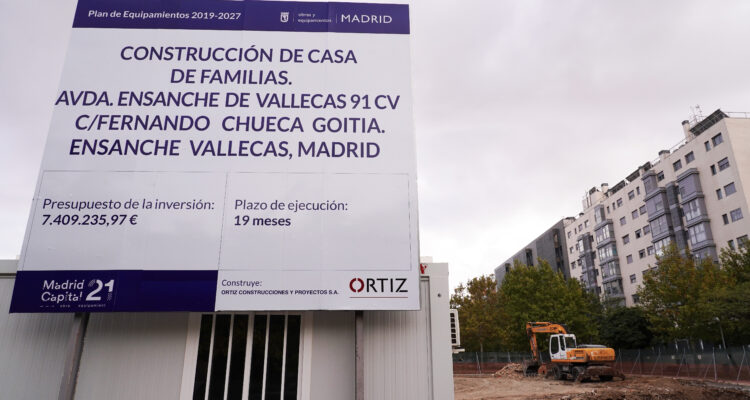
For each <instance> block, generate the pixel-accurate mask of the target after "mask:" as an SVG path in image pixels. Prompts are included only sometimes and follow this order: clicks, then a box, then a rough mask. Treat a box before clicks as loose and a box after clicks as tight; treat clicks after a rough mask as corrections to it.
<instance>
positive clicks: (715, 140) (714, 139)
mask: <svg viewBox="0 0 750 400" xmlns="http://www.w3.org/2000/svg"><path fill="white" fill-rule="evenodd" d="M711 141H712V142H713V143H714V147H716V146H718V145H720V144H721V143H723V142H724V138H723V137H721V133H719V134H717V135H716V136H714V137H712V138H711Z"/></svg>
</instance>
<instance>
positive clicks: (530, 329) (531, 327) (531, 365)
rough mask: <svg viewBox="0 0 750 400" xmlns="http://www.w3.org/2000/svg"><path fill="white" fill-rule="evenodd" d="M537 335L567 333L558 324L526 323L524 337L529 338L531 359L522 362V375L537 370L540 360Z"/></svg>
mask: <svg viewBox="0 0 750 400" xmlns="http://www.w3.org/2000/svg"><path fill="white" fill-rule="evenodd" d="M537 333H562V334H567V333H568V331H567V329H565V327H564V326H562V325H560V324H553V323H551V322H527V323H526V335H527V336H528V337H529V344H530V345H531V356H532V359H531V361H529V362H524V374H525V375H528V374H532V373H533V374H535V373H536V372H537V371H538V370H539V366H540V365H541V360H540V358H539V344H538V343H537V340H536V334H537Z"/></svg>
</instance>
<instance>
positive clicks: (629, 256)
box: [625, 254, 633, 264]
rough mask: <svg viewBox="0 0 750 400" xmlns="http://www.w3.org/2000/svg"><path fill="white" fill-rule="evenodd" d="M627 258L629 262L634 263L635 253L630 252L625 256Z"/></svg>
mask: <svg viewBox="0 0 750 400" xmlns="http://www.w3.org/2000/svg"><path fill="white" fill-rule="evenodd" d="M625 259H626V260H627V261H628V264H632V263H633V255H632V254H628V256H627V257H625Z"/></svg>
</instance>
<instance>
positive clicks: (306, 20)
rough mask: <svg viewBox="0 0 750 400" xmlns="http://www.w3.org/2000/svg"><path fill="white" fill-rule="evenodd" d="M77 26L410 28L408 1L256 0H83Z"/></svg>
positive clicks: (390, 31)
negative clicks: (305, 0) (104, 0)
mask: <svg viewBox="0 0 750 400" xmlns="http://www.w3.org/2000/svg"><path fill="white" fill-rule="evenodd" d="M73 27H74V28H119V29H197V30H235V31H288V32H346V33H385V34H409V6H408V5H407V4H373V3H323V2H299V1H252V0H245V1H228V0H160V1H149V0H113V1H107V2H102V1H100V0H79V1H78V7H77V9H76V13H75V19H74V20H73Z"/></svg>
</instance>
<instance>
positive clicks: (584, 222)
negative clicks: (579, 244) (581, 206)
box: [583, 220, 589, 228]
mask: <svg viewBox="0 0 750 400" xmlns="http://www.w3.org/2000/svg"><path fill="white" fill-rule="evenodd" d="M583 227H584V228H588V227H589V220H585V221H583Z"/></svg>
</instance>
